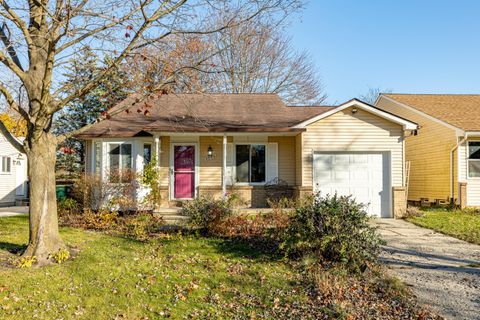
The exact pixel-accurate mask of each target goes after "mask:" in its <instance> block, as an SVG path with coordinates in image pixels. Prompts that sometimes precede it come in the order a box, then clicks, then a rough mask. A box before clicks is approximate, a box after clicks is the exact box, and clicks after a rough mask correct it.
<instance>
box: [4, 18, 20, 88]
mask: <svg viewBox="0 0 480 320" xmlns="http://www.w3.org/2000/svg"><path fill="white" fill-rule="evenodd" d="M5 28H7V25H6V24H5V23H4V24H3V25H2V27H1V28H0V39H1V40H2V42H3V44H4V45H5V48H6V49H7V52H8V54H9V56H10V57H8V56H6V55H5V53H3V52H2V51H0V62H2V63H3V64H4V65H6V66H7V68H9V69H10V70H12V71H13V72H14V73H15V74H16V75H17V76H18V77H19V78H20V80H22V81H23V80H24V79H25V71H24V69H23V67H22V64H21V63H20V60H19V59H18V55H17V52H16V51H15V49H14V48H13V46H12V44H11V43H10V39H9V37H8V35H7V34H6V33H5Z"/></svg>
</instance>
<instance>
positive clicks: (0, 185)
mask: <svg viewBox="0 0 480 320" xmlns="http://www.w3.org/2000/svg"><path fill="white" fill-rule="evenodd" d="M27 197H28V183H27V157H26V155H25V154H23V153H19V152H18V150H17V149H15V147H14V146H12V145H11V144H10V142H8V141H7V139H6V138H5V136H4V135H3V134H2V133H1V132H0V206H12V205H15V204H16V203H17V202H18V201H22V200H25V199H26V198H27Z"/></svg>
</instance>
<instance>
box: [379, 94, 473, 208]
mask: <svg viewBox="0 0 480 320" xmlns="http://www.w3.org/2000/svg"><path fill="white" fill-rule="evenodd" d="M376 106H377V107H378V108H380V109H382V110H385V111H388V112H392V113H395V114H397V115H399V116H401V117H406V118H408V119H410V120H412V121H415V122H416V123H418V125H419V129H418V134H417V135H412V136H410V137H407V138H406V139H405V155H406V160H407V161H409V162H410V167H411V169H410V177H411V178H410V183H409V188H408V199H409V200H411V201H417V202H418V201H424V202H427V201H428V202H431V203H442V202H443V203H444V202H449V201H454V202H455V203H457V204H458V205H460V206H462V207H466V206H471V207H478V206H480V95H472V94H383V95H381V96H380V97H379V98H378V99H377V101H376Z"/></svg>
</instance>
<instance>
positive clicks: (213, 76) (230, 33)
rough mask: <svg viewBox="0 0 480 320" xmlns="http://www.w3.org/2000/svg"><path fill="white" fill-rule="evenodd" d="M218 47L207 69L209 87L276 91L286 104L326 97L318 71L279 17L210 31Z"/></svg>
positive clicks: (315, 102) (226, 90) (321, 100)
mask: <svg viewBox="0 0 480 320" xmlns="http://www.w3.org/2000/svg"><path fill="white" fill-rule="evenodd" d="M208 38H209V42H210V44H211V45H212V46H213V47H214V48H215V49H216V50H219V53H218V54H217V55H215V56H213V58H212V64H213V65H215V66H217V70H219V71H220V72H216V73H211V72H210V73H209V75H210V76H209V77H208V78H209V87H210V90H213V91H220V92H233V93H240V92H259V93H277V94H279V95H280V96H281V97H282V99H283V100H284V101H285V102H286V103H287V104H318V103H322V102H323V101H324V100H325V99H326V94H325V92H324V88H323V85H322V82H321V80H320V76H319V73H318V71H317V69H316V67H315V65H314V63H313V61H312V59H311V57H310V56H309V55H308V54H307V53H306V52H298V51H296V50H295V49H294V48H293V47H292V44H291V39H290V38H289V37H287V36H285V30H283V28H282V27H281V24H279V22H278V21H268V22H266V23H265V22H264V23H252V21H250V22H248V23H244V24H241V25H238V26H236V27H234V28H229V29H228V30H227V29H225V30H222V31H221V32H218V33H216V34H211V35H209V37H208Z"/></svg>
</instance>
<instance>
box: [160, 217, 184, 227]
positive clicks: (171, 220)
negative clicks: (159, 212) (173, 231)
mask: <svg viewBox="0 0 480 320" xmlns="http://www.w3.org/2000/svg"><path fill="white" fill-rule="evenodd" d="M161 217H162V219H163V221H164V222H165V224H166V225H184V224H187V223H188V222H189V221H190V217H187V216H182V215H166V216H161Z"/></svg>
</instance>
